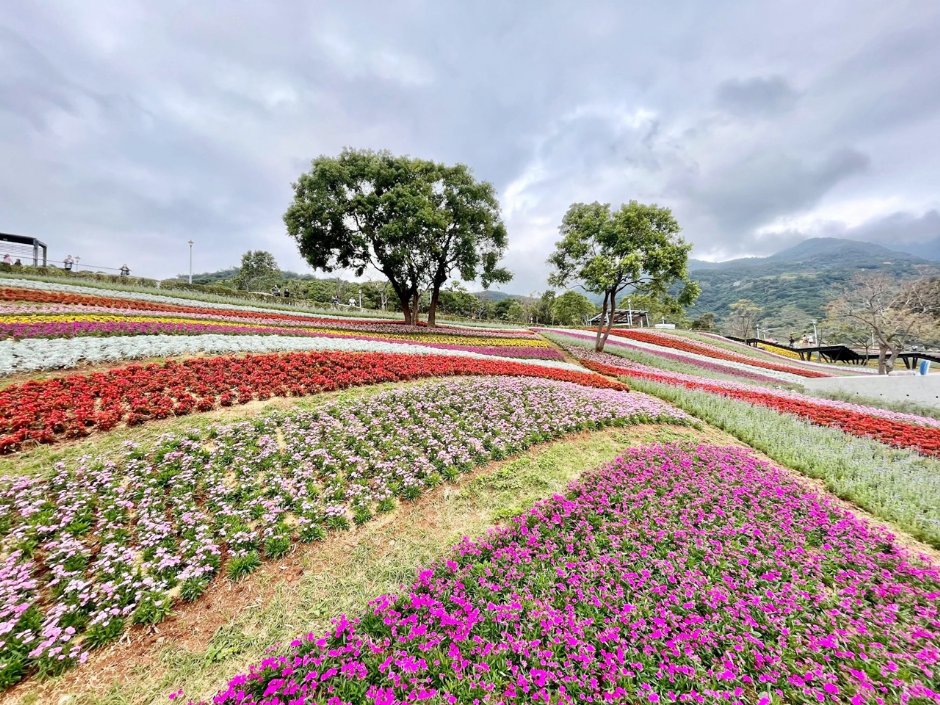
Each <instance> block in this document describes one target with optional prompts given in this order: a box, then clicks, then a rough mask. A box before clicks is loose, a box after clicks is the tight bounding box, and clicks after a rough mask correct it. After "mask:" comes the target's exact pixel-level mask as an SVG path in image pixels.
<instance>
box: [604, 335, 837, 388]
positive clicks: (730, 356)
mask: <svg viewBox="0 0 940 705" xmlns="http://www.w3.org/2000/svg"><path fill="white" fill-rule="evenodd" d="M611 335H613V336H615V337H617V338H627V339H628V340H638V341H641V342H644V343H647V344H649V345H658V346H661V347H666V348H673V349H675V350H681V351H683V352H687V353H692V354H695V355H703V356H705V357H711V358H715V359H717V360H727V361H729V362H737V363H743V364H746V365H750V366H752V367H760V368H763V369H765V370H774V371H776V372H786V373H787V374H793V375H798V376H800V377H829V376H830V375H828V374H826V373H825V372H819V371H816V370H810V369H806V368H804V367H798V366H796V365H784V364H778V363H775V362H768V361H766V360H759V359H757V358H755V357H748V356H746V355H739V354H737V353H732V352H729V351H727V350H723V349H721V348H719V347H718V346H714V345H706V344H705V343H696V342H692V341H691V340H687V339H684V338H679V337H677V336H673V335H663V334H658V333H652V332H650V331H644V330H623V329H615V330H613V331H611Z"/></svg>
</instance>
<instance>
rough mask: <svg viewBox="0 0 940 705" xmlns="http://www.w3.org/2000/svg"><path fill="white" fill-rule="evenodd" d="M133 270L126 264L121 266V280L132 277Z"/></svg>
mask: <svg viewBox="0 0 940 705" xmlns="http://www.w3.org/2000/svg"><path fill="white" fill-rule="evenodd" d="M130 273H131V269H130V267H128V266H127V265H126V264H122V265H121V278H122V279H127V277H129V276H130Z"/></svg>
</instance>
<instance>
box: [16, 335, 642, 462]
mask: <svg viewBox="0 0 940 705" xmlns="http://www.w3.org/2000/svg"><path fill="white" fill-rule="evenodd" d="M453 375H515V376H522V377H544V378H546V379H556V380H565V381H571V382H577V383H579V384H584V385H587V386H591V387H598V388H608V389H624V388H625V387H624V386H623V385H621V384H618V383H617V382H613V381H611V380H608V379H606V378H604V377H601V376H600V375H596V374H593V373H590V372H575V371H572V370H570V369H559V368H554V367H547V366H544V365H534V364H525V363H521V362H509V361H506V360H495V359H494V360H490V359H477V358H465V357H454V356H449V355H448V356H445V355H407V354H395V353H387V354H383V353H345V354H338V353H292V354H286V355H246V356H244V357H238V358H234V357H214V358H192V359H188V360H183V361H182V362H175V361H173V360H170V361H167V362H165V363H162V364H151V365H129V366H126V367H121V368H118V369H115V370H111V371H108V372H102V373H94V374H90V375H79V374H73V375H67V376H63V377H57V378H53V379H47V380H42V381H38V382H26V383H23V384H14V385H10V386H8V387H5V388H3V389H0V434H3V435H2V436H0V453H10V452H13V451H16V450H19V449H21V448H22V447H23V444H24V443H27V442H33V443H54V442H56V441H59V440H62V439H65V438H79V437H82V436H86V435H88V434H90V433H92V432H93V431H95V430H102V431H106V430H109V429H111V428H114V427H115V426H117V425H118V424H120V423H122V422H123V423H127V424H128V425H130V426H135V425H139V424H142V423H145V422H146V421H149V420H152V419H163V418H168V417H170V416H185V415H186V414H191V413H194V412H197V411H211V410H212V409H215V408H218V407H220V406H232V405H236V404H245V403H247V402H249V401H253V400H257V399H269V398H271V397H287V396H295V397H297V396H306V395H310V394H316V393H319V392H324V391H332V390H335V389H344V388H346V387H353V386H359V385H365V384H377V383H379V382H395V381H402V380H411V379H418V378H421V377H432V376H433V377H447V376H453Z"/></svg>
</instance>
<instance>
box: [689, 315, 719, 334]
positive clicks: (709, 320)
mask: <svg viewBox="0 0 940 705" xmlns="http://www.w3.org/2000/svg"><path fill="white" fill-rule="evenodd" d="M690 327H691V328H692V330H703V331H713V330H715V314H714V313H711V312H709V313H703V314H702V315H701V316H699V317H698V318H696V319H695V320H694V321H692V325H691V326H690Z"/></svg>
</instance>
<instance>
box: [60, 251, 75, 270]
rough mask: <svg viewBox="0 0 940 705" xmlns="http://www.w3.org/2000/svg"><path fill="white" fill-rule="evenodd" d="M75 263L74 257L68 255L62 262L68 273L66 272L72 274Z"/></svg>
mask: <svg viewBox="0 0 940 705" xmlns="http://www.w3.org/2000/svg"><path fill="white" fill-rule="evenodd" d="M74 262H75V260H74V259H72V255H66V256H65V259H64V260H62V266H63V267H64V268H65V271H66V272H71V271H72V264H73V263H74Z"/></svg>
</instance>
